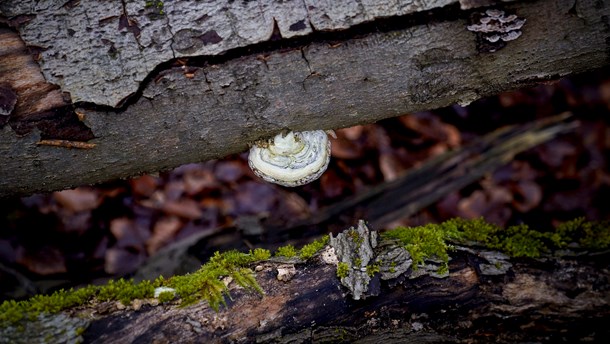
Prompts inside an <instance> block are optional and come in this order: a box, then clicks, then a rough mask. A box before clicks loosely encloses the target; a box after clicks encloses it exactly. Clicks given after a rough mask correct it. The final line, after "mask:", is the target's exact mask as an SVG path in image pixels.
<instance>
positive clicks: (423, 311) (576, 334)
mask: <svg viewBox="0 0 610 344" xmlns="http://www.w3.org/2000/svg"><path fill="white" fill-rule="evenodd" d="M324 257H326V258H324ZM328 257H329V256H328V254H324V253H323V254H320V255H319V256H316V257H314V258H313V259H312V260H310V261H308V262H306V263H295V262H292V263H291V262H288V261H268V262H264V263H260V264H258V266H257V267H256V271H257V273H256V278H257V280H258V282H259V283H260V285H261V286H262V288H263V290H264V295H261V294H258V293H256V292H254V291H246V290H244V289H240V288H236V287H235V286H233V285H232V284H231V285H230V289H231V299H230V300H228V306H227V307H226V308H225V307H223V308H221V309H220V311H219V312H215V311H213V310H212V309H210V308H209V307H208V306H207V304H206V303H199V304H195V305H192V306H189V307H180V306H178V305H176V304H172V303H168V304H163V305H157V306H152V305H150V304H149V303H148V302H134V303H133V304H132V305H131V306H128V307H127V308H126V309H125V308H124V307H118V304H116V303H103V304H96V305H89V306H86V307H84V308H81V309H80V310H78V311H74V312H72V313H70V314H68V315H70V317H66V314H64V315H59V316H53V317H46V318H43V321H42V322H36V321H35V322H32V323H30V324H27V325H26V326H32V327H26V331H25V332H23V333H22V334H21V335H19V336H16V337H12V336H13V335H15V334H19V332H16V331H18V330H17V329H12V330H6V329H5V330H4V331H3V334H4V335H5V336H6V337H4V338H9V339H10V338H18V339H19V340H21V341H24V342H28V340H30V339H31V338H29V336H30V335H32V334H34V333H36V332H33V330H34V329H35V328H36V327H35V326H39V327H40V326H42V324H47V327H49V326H51V325H48V324H56V326H57V327H60V328H69V331H70V333H72V332H73V330H74V328H76V327H80V328H81V329H84V328H86V329H85V330H84V332H83V331H77V334H82V337H83V338H84V340H85V342H87V343H116V342H120V343H153V342H154V343H178V342H180V343H216V342H225V343H229V342H230V343H242V342H243V343H251V342H252V343H253V342H257V343H311V342H315V343H317V342H332V343H335V342H358V343H372V342H379V341H383V342H384V343H385V342H390V343H394V342H396V343H398V342H400V343H404V342H409V343H431V342H433V343H438V342H450V343H459V342H462V343H488V342H490V341H491V342H497V343H514V342H560V341H563V342H580V341H583V342H584V341H588V342H604V340H607V339H608V338H609V336H610V328H608V326H607V322H608V320H610V308H609V307H608V303H609V302H610V288H609V287H608V286H609V285H610V284H609V282H610V281H609V279H610V271H609V270H608V268H607V267H608V264H607V261H608V258H610V257H609V253H608V252H606V253H601V254H595V255H593V254H581V255H579V256H571V257H563V258H562V257H546V258H541V259H536V260H533V259H509V258H507V257H506V256H504V255H502V254H500V253H494V252H490V251H485V250H482V249H480V248H476V247H475V248H472V247H471V248H468V247H458V248H457V250H456V251H455V252H452V253H451V261H450V265H449V269H450V270H449V275H448V276H447V277H445V278H438V277H433V276H432V275H424V276H419V277H408V276H409V275H410V272H413V271H412V270H411V269H409V270H406V271H407V273H406V276H407V277H405V275H402V277H398V278H395V279H390V280H388V281H383V280H381V281H380V280H379V276H377V277H376V278H374V279H373V280H374V281H373V280H371V283H373V284H376V287H375V288H376V291H375V293H374V294H377V296H370V295H369V296H368V297H366V299H361V300H354V299H353V298H352V297H351V294H350V293H348V290H347V289H346V288H345V287H343V286H342V285H341V283H340V281H339V279H338V278H337V276H336V266H335V264H328V262H329V260H328ZM293 267H294V270H293ZM420 269H422V268H420ZM278 270H290V271H292V272H293V273H289V274H284V275H282V280H281V281H280V280H278ZM413 273H414V272H413ZM411 276H413V275H411ZM78 314H80V316H79V315H78ZM57 324H59V325H57ZM47 330H48V329H47ZM55 333H60V332H58V330H57V329H56V330H55ZM61 333H62V336H63V333H64V332H61ZM57 338H64V337H57ZM72 339H74V338H72ZM0 342H1V339H0Z"/></svg>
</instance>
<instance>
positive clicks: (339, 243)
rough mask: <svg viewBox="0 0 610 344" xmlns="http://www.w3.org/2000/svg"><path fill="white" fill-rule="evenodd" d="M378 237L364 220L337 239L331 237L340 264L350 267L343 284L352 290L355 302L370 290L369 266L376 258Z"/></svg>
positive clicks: (338, 235)
mask: <svg viewBox="0 0 610 344" xmlns="http://www.w3.org/2000/svg"><path fill="white" fill-rule="evenodd" d="M377 237H378V235H377V232H375V231H371V230H369V228H368V227H367V226H366V224H365V223H364V221H363V220H360V221H358V226H357V227H356V228H354V227H351V228H349V229H348V230H345V231H343V232H341V233H339V234H337V237H333V236H332V235H331V236H330V246H332V247H333V248H334V249H335V253H336V254H337V257H338V259H339V262H341V263H345V264H347V265H348V266H349V267H350V269H349V271H348V274H347V276H345V277H342V278H341V284H343V285H344V286H345V287H347V288H348V289H349V290H350V292H351V294H352V296H353V298H354V300H360V298H362V297H363V296H364V295H365V293H366V292H367V291H368V290H369V283H370V281H371V276H369V274H368V273H367V266H368V265H369V263H370V262H372V261H373V259H374V257H375V253H374V251H373V249H374V248H375V247H377Z"/></svg>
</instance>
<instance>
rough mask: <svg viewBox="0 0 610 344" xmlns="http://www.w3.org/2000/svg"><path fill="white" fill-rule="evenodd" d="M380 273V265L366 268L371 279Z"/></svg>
mask: <svg viewBox="0 0 610 344" xmlns="http://www.w3.org/2000/svg"><path fill="white" fill-rule="evenodd" d="M379 271H380V270H379V265H378V264H371V265H367V266H366V274H367V275H369V277H373V276H374V275H375V274H376V273H378V272H379Z"/></svg>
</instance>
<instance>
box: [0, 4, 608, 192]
mask: <svg viewBox="0 0 610 344" xmlns="http://www.w3.org/2000/svg"><path fill="white" fill-rule="evenodd" d="M34 3H35V4H34ZM258 3H259V2H230V4H227V5H226V6H223V3H221V2H218V3H212V4H203V3H200V2H196V3H190V2H189V4H185V2H183V1H173V2H167V3H162V5H154V6H152V5H151V4H153V2H150V4H149V2H127V1H126V2H123V4H122V5H121V4H119V3H107V2H101V3H100V2H79V1H68V2H67V3H66V4H64V5H62V6H57V5H55V4H54V2H53V1H41V2H34V1H21V2H5V3H2V4H1V6H0V15H1V16H2V20H1V21H2V22H4V23H5V24H4V25H5V26H10V27H11V28H12V29H4V31H3V32H2V35H1V36H0V38H2V39H3V44H2V45H1V46H2V47H4V46H5V45H4V41H5V40H10V41H14V40H15V39H16V35H19V37H20V38H21V39H22V40H23V42H24V44H22V45H21V46H20V48H18V49H17V51H0V52H1V53H2V54H4V55H3V58H2V59H0V65H2V67H1V70H2V74H1V75H0V78H1V79H2V80H1V81H0V84H2V85H3V86H2V89H3V90H5V91H6V92H5V93H6V94H7V98H6V99H8V100H7V104H1V105H3V108H4V105H6V109H9V110H3V111H4V112H6V114H4V113H3V114H2V115H0V116H7V115H8V117H9V119H8V124H6V125H4V127H3V128H1V129H0V149H2V151H4V152H6V154H4V155H3V156H2V158H0V166H1V168H0V195H4V196H7V195H20V194H21V195H23V194H28V193H33V192H38V191H51V190H57V189H62V188H69V187H73V186H77V185H83V184H91V183H97V182H101V181H105V180H110V179H114V178H122V177H127V176H133V175H136V174H140V173H144V172H152V171H159V170H164V169H168V168H171V167H175V166H177V165H180V164H183V163H187V162H195V161H202V160H207V159H213V158H219V157H222V156H225V155H227V154H230V153H235V152H239V151H243V150H245V149H246V148H247V146H248V144H249V143H252V142H254V141H255V140H257V139H260V138H262V137H271V136H273V135H274V134H277V133H278V132H280V131H282V130H285V129H290V130H310V129H333V128H339V127H345V126H351V125H355V124H360V123H367V122H374V121H376V120H379V119H382V118H388V117H392V116H398V115H401V114H404V113H408V112H413V111H421V110H427V109H433V108H438V107H442V106H447V105H450V104H453V103H456V102H457V103H460V104H468V103H469V102H471V101H473V100H476V99H478V98H480V97H484V96H487V95H491V94H496V93H498V92H501V91H504V90H509V89H515V88H519V87H525V86H529V85H533V84H536V83H539V82H547V81H549V80H555V79H558V78H560V77H563V76H567V75H571V74H574V73H581V72H585V71H590V70H594V69H596V68H601V67H603V66H605V65H607V62H608V53H607V48H606V46H607V43H606V42H607V40H608V39H609V37H610V33H609V32H608V29H607V18H608V16H609V14H610V13H609V12H610V10H609V8H610V6H608V4H607V3H606V2H605V1H593V0H585V1H578V2H573V1H567V0H555V1H523V2H521V1H519V2H509V3H505V2H499V3H496V2H494V1H461V4H462V8H468V9H467V10H462V9H461V8H460V6H459V5H458V2H456V1H449V0H448V1H433V2H425V3H424V2H422V4H420V3H419V2H416V3H415V4H410V5H408V6H403V7H400V6H383V5H382V4H376V2H373V3H371V4H369V2H366V3H367V5H366V6H365V5H362V6H361V7H358V8H351V7H350V6H349V5H350V2H349V1H345V2H340V3H339V4H338V5H337V4H333V5H329V6H327V7H324V6H322V7H320V6H314V5H313V4H309V2H305V3H307V4H308V5H307V6H305V5H304V4H301V5H302V6H301V5H299V3H297V2H295V4H296V5H295V4H293V3H292V2H288V3H286V4H285V5H282V6H288V7H282V6H280V5H278V6H277V7H276V6H272V5H271V4H270V3H267V2H260V3H261V4H263V5H261V6H260V7H257V8H253V7H252V6H258V5H257V4H258ZM273 4H275V3H273ZM477 4H479V5H481V4H483V5H489V4H495V7H494V9H501V10H502V11H503V14H502V16H504V17H503V18H504V19H503V20H504V21H507V22H511V21H512V23H513V24H512V25H513V26H515V27H517V26H518V27H519V30H516V31H511V32H512V34H511V35H512V36H511V37H508V36H507V37H504V38H502V37H503V36H502V35H503V34H502V35H499V36H498V37H492V36H490V35H489V34H488V32H486V31H485V30H482V29H481V26H480V25H482V24H480V19H481V17H484V16H485V15H486V14H485V13H486V12H485V10H486V9H488V8H476V5H477ZM293 5H294V6H297V5H298V6H297V7H298V8H296V9H295V8H291V7H290V6H293ZM151 6H152V7H151ZM159 6H161V7H162V8H159ZM492 13H495V14H494V15H496V14H497V13H498V12H492ZM513 15H514V17H513ZM297 17H298V18H297ZM287 18H291V19H290V20H289V19H287ZM237 19H239V20H237ZM241 19H243V20H241ZM292 19H295V20H294V21H292ZM524 20H525V21H524ZM299 23H300V24H299ZM517 24H518V25H517ZM274 27H275V28H276V30H275V31H274ZM206 28H207V29H206ZM209 28H212V29H209ZM6 30H8V31H6ZM223 30H224V31H223ZM517 31H519V33H517ZM501 36H502V37H501ZM288 37H290V38H288ZM509 38H510V39H509ZM493 40H496V41H495V43H494V42H492V41H493ZM26 48H27V50H24V49H26ZM20 49H21V50H20ZM28 53H34V55H35V57H36V59H37V62H38V65H39V66H40V69H36V64H34V63H23V64H22V65H20V66H22V67H23V71H24V72H28V73H27V74H26V73H23V74H17V75H34V74H36V73H33V72H37V73H38V75H40V74H42V75H43V76H44V80H40V81H41V85H42V84H43V82H45V81H46V82H47V83H50V85H51V86H49V92H55V93H53V94H54V96H53V98H52V99H53V100H54V101H55V102H56V104H57V105H58V107H53V108H52V109H49V108H48V106H47V107H45V108H41V109H40V110H36V111H34V110H26V109H38V108H36V107H35V106H33V104H34V103H35V102H39V98H36V97H34V98H32V97H26V95H25V94H24V93H23V92H24V91H23V88H19V87H17V86H18V85H17V83H18V81H19V80H20V79H19V78H15V77H9V76H8V75H9V74H8V71H9V70H10V67H11V66H12V64H6V63H5V62H6V61H9V60H8V58H7V57H6V56H9V55H11V54H16V55H15V56H24V54H26V55H27V54H28ZM11 56H12V55H11ZM26 62H27V61H26ZM20 68H21V67H20ZM32 68H34V69H36V70H34V71H32ZM19 70H21V69H19ZM11 73H14V71H13V72H11ZM11 75H14V74H11ZM27 78H30V77H29V76H28V77H27ZM16 80H17V81H16ZM28 80H29V79H28ZM53 85H59V87H60V88H59V90H61V91H62V93H57V92H58V90H57V89H56V88H54V87H53ZM20 90H21V91H20ZM3 92H4V91H3ZM13 95H15V96H16V97H17V98H16V100H15V101H16V103H15V104H14V106H13V105H11V104H13V100H12V99H13V98H14V96H13ZM59 95H61V97H60V96H59ZM3 99H4V98H3ZM67 100H69V101H67ZM66 101H67V105H66ZM43 103H44V102H43ZM60 105H61V106H60ZM49 123H51V124H53V125H48V124H49ZM57 123H62V124H61V125H57ZM16 128H20V130H21V131H18V130H17V129H16ZM49 140H61V141H49ZM77 141H78V142H80V141H85V142H86V143H87V144H86V145H81V144H79V143H78V142H77ZM41 142H43V143H41ZM45 142H47V143H48V142H53V144H46V143H45ZM75 142H76V143H75Z"/></svg>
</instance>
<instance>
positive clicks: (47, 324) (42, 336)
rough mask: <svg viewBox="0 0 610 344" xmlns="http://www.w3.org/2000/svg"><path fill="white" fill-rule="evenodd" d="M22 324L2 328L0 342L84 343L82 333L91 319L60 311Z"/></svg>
mask: <svg viewBox="0 0 610 344" xmlns="http://www.w3.org/2000/svg"><path fill="white" fill-rule="evenodd" d="M22 324H23V327H19V326H9V327H4V328H1V329H0V343H68V344H71V343H82V342H83V337H82V333H83V332H84V331H85V329H86V328H87V327H88V326H89V321H87V320H85V319H82V318H78V317H70V316H68V315H66V314H64V313H58V314H52V315H49V314H45V315H42V314H41V315H39V316H38V319H36V320H33V321H24V322H23V323H22Z"/></svg>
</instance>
